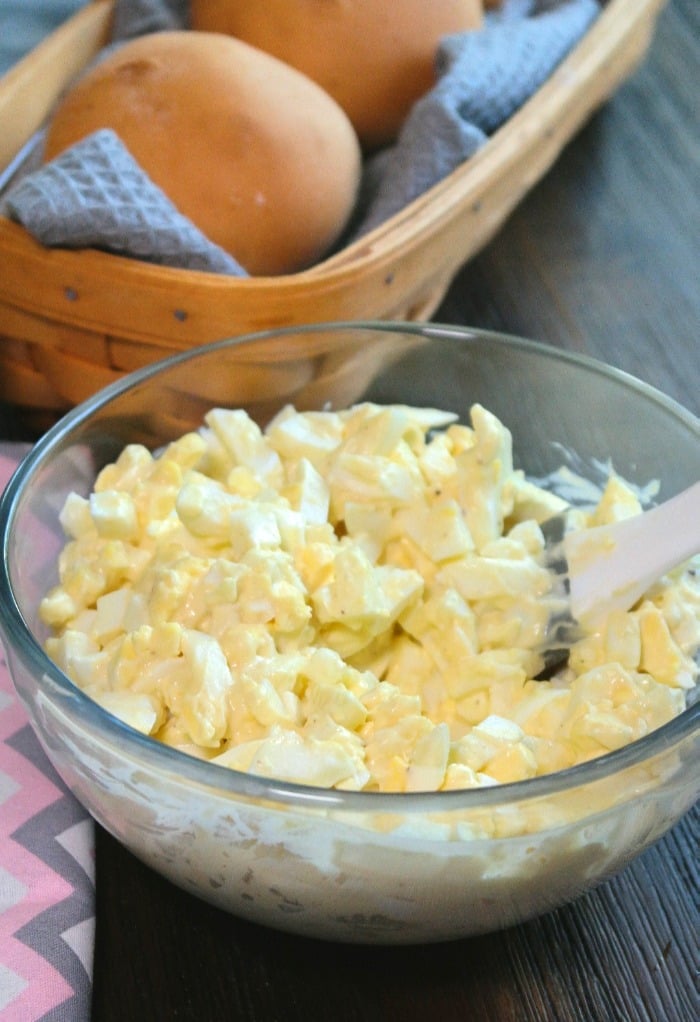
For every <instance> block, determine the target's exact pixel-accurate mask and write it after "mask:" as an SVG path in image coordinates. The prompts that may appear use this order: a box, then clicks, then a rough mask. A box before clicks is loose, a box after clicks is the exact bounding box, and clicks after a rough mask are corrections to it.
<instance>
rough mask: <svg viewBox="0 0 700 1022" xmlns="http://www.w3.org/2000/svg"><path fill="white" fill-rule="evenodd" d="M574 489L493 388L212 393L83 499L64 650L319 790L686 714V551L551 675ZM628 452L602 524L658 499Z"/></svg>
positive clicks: (80, 664)
mask: <svg viewBox="0 0 700 1022" xmlns="http://www.w3.org/2000/svg"><path fill="white" fill-rule="evenodd" d="M565 506H567V505H566V502H565V501H564V500H563V499H562V498H560V497H558V496H556V495H555V494H554V493H552V492H549V491H548V490H547V489H546V488H545V487H544V486H543V485H539V484H537V483H535V482H533V481H532V480H529V479H528V478H527V477H526V476H525V475H524V473H523V472H522V471H520V470H516V469H514V466H513V457H512V438H511V435H510V433H509V431H508V430H507V429H506V427H505V426H504V425H503V424H502V423H501V422H500V421H499V420H498V419H497V418H496V417H495V416H494V415H493V414H492V413H490V412H489V411H488V410H487V409H485V408H483V407H482V406H480V405H478V404H477V405H474V406H473V407H472V409H471V414H470V425H464V424H461V423H459V422H458V421H457V417H456V416H455V415H453V414H452V413H449V412H445V411H441V410H437V409H432V408H412V407H407V406H402V405H377V404H373V403H368V402H367V403H362V404H358V405H355V406H353V407H351V408H348V409H344V410H342V411H312V412H299V411H297V410H295V409H294V408H293V407H291V406H289V407H286V408H284V409H283V410H282V411H280V412H279V414H278V415H277V416H276V417H275V418H274V419H273V420H272V421H271V422H270V423H269V424H268V426H267V427H266V429H265V430H264V431H262V430H261V429H260V428H259V427H258V425H257V424H256V423H255V422H254V421H253V420H252V419H251V418H249V416H248V415H247V414H246V413H245V412H244V411H242V410H228V409H223V408H216V409H213V410H211V411H210V412H209V413H208V414H207V415H206V417H205V422H204V424H203V426H202V428H201V429H200V430H199V431H197V432H191V433H188V434H186V435H184V436H182V437H180V438H179V439H177V440H175V441H173V442H172V443H170V444H169V445H168V446H167V447H165V448H164V449H163V450H162V451H159V452H157V453H156V454H155V455H154V454H152V453H151V452H149V451H148V450H147V449H146V448H145V447H143V446H140V445H131V446H128V447H126V448H125V449H124V450H123V452H122V453H121V454H120V456H119V457H118V459H117V460H116V461H115V462H114V463H113V464H110V465H108V466H106V467H105V468H104V469H103V470H102V471H101V472H100V474H99V476H98V478H97V480H96V482H95V485H94V490H93V492H92V493H90V494H89V496H87V497H82V496H79V495H78V494H76V493H73V494H71V495H70V496H69V497H68V498H67V500H66V501H65V504H64V506H63V509H62V512H61V524H62V527H63V529H64V532H65V534H66V537H67V542H66V545H65V546H64V548H63V549H62V551H61V553H60V556H59V563H58V571H59V584H58V585H56V586H55V587H54V588H53V589H51V591H49V592H48V593H47V595H46V596H45V598H44V599H43V601H42V604H41V616H42V619H43V621H44V622H45V623H46V624H47V625H48V626H49V628H50V630H51V635H50V637H49V638H48V639H47V642H46V649H47V652H48V654H49V655H50V656H51V657H52V659H53V660H54V661H55V662H56V663H57V664H58V665H59V666H60V667H61V668H62V669H63V670H64V671H65V672H66V674H67V675H68V676H69V677H70V678H71V679H72V680H73V681H74V682H75V683H76V684H77V685H78V686H79V687H80V688H82V689H83V690H84V691H85V692H86V693H87V694H88V695H90V696H91V697H92V698H93V699H95V700H96V701H97V702H98V703H99V704H100V705H101V706H103V707H104V708H105V709H106V710H107V711H109V712H110V713H112V714H114V715H116V716H117V717H119V718H120V719H121V720H123V721H124V722H126V723H127V724H129V725H131V726H132V727H134V728H136V729H138V730H139V731H141V732H143V733H144V734H147V735H151V736H152V737H153V738H155V739H157V740H159V741H161V742H164V743H166V744H168V745H171V746H174V747H176V748H178V749H181V750H183V751H185V752H187V753H190V754H192V755H194V756H198V757H202V758H205V759H208V760H211V761H212V762H215V763H218V764H221V765H222V766H225V767H229V768H232V769H235V770H240V771H248V772H250V773H253V774H257V775H262V776H266V777H270V778H276V779H279V780H286V781H292V782H298V783H303V784H310V785H316V786H323V787H335V788H339V789H347V790H368V791H391V792H403V791H426V790H427V791H435V790H447V789H457V788H470V787H475V786H479V785H493V784H497V783H502V782H507V781H517V780H521V779H524V778H528V777H533V776H535V775H539V774H544V773H549V772H551V771H554V770H559V769H562V768H565V767H569V766H573V765H575V764H577V763H580V762H583V761H585V760H588V759H591V758H593V757H596V756H599V755H601V754H603V753H606V752H609V751H611V750H614V749H617V748H619V747H621V746H623V745H625V744H627V743H629V742H632V741H634V740H635V739H638V738H640V737H642V736H643V735H645V734H647V733H648V732H649V731H651V730H653V729H654V728H656V727H658V726H660V725H661V724H664V723H665V722H667V721H668V720H670V719H671V718H672V717H674V716H675V715H677V714H678V713H680V712H681V711H682V710H683V709H684V707H685V706H686V702H687V698H688V694H689V691H690V690H691V689H693V688H694V686H695V685H696V682H697V677H698V666H697V663H696V662H695V660H694V659H693V658H694V654H695V652H696V650H697V648H698V646H700V583H699V580H698V574H697V569H698V567H700V564H699V563H698V562H697V559H696V561H695V563H693V562H690V563H689V564H686V565H684V566H683V567H681V568H679V569H677V570H676V571H674V572H673V573H671V574H669V575H667V576H666V577H664V578H663V579H661V580H660V581H659V583H658V584H657V585H656V586H655V587H654V588H653V589H652V590H650V591H649V592H648V593H647V594H646V596H645V598H644V599H642V600H641V601H640V602H639V603H638V604H637V605H636V606H635V607H634V608H633V609H632V610H631V611H629V612H625V613H617V612H616V613H614V614H612V615H611V616H610V617H609V619H608V620H607V621H606V622H605V623H604V625H603V626H602V627H600V628H599V630H598V631H596V632H595V633H591V634H589V635H587V636H586V637H585V638H584V639H582V640H581V641H580V642H579V643H578V644H577V645H576V646H575V647H574V648H573V649H572V651H571V655H570V658H569V664H568V666H567V667H566V668H565V669H563V670H562V671H561V672H559V674H558V675H557V676H556V677H554V678H553V679H552V680H550V681H536V680H534V676H535V675H536V674H537V671H538V669H539V667H540V666H541V663H540V657H539V654H538V652H537V650H538V647H539V646H540V645H541V643H542V640H543V636H544V631H545V628H546V624H547V620H548V615H549V606H548V602H547V597H548V594H549V593H550V576H549V573H548V571H547V570H546V569H545V567H544V566H543V557H542V554H543V548H544V540H543V535H542V531H541V529H540V524H539V523H541V522H542V521H544V520H545V519H546V518H548V517H549V516H551V515H552V514H554V513H557V512H558V511H560V510H562V508H564V507H565ZM640 512H641V506H640V502H639V499H638V497H637V496H636V494H635V492H634V491H633V489H632V488H631V487H630V486H629V485H628V484H626V483H625V482H624V480H622V479H621V478H619V477H618V476H617V475H615V474H614V473H611V475H610V478H609V480H608V482H607V485H606V487H605V489H604V492H603V493H602V495H601V496H600V498H599V499H598V501H597V502H596V504H595V506H593V507H590V508H588V509H586V510H582V509H579V510H577V511H575V512H574V520H575V527H577V528H587V527H590V526H593V525H600V524H604V523H607V522H610V521H614V520H617V519H619V518H621V517H625V516H629V515H634V514H638V513H640Z"/></svg>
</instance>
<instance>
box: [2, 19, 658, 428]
mask: <svg viewBox="0 0 700 1022" xmlns="http://www.w3.org/2000/svg"><path fill="white" fill-rule="evenodd" d="M665 3H666V0H609V2H608V3H607V5H606V7H605V9H604V10H603V12H602V13H601V15H600V16H599V18H598V19H597V20H596V21H595V23H594V24H593V26H592V27H591V29H590V30H589V31H588V33H587V34H586V36H585V37H584V38H583V39H582V40H581V41H580V42H579V43H578V45H577V46H576V47H575V49H574V50H573V51H572V52H571V53H570V54H569V56H568V57H567V58H566V59H565V60H564V61H563V63H562V64H560V65H559V67H558V68H557V70H556V71H555V73H554V74H553V75H552V77H551V78H550V79H549V80H548V81H547V82H546V83H545V84H544V85H543V86H542V87H541V88H540V89H539V90H538V92H537V93H536V94H535V95H534V96H533V97H532V98H531V99H530V100H529V101H528V102H527V103H526V104H525V105H524V106H523V107H522V108H521V109H520V110H519V111H518V112H517V113H516V114H515V115H514V116H513V117H512V118H511V119H510V120H509V121H508V122H507V123H506V124H505V125H504V126H503V127H502V128H501V129H500V130H499V131H498V132H497V133H495V134H494V135H493V137H492V138H491V139H490V140H489V141H488V143H487V144H486V145H485V146H484V147H483V148H482V149H481V150H480V151H479V152H478V153H477V154H476V156H474V157H473V158H472V159H471V160H469V161H468V162H467V163H466V164H464V165H463V166H462V167H460V168H458V169H457V170H456V171H454V172H453V173H452V174H451V175H450V176H449V177H447V178H445V179H444V180H443V181H442V182H440V183H439V184H437V185H436V186H435V187H433V188H432V189H431V190H430V191H428V192H426V193H425V194H424V195H423V196H421V197H420V198H418V199H416V200H415V201H414V202H412V203H411V204H410V205H409V206H407V207H406V208H405V209H404V210H403V211H401V212H400V213H398V214H396V215H395V216H393V217H392V218H391V219H390V220H387V221H386V222H385V223H384V224H382V225H381V226H380V227H378V228H376V229H375V230H374V231H373V232H371V233H370V234H367V235H366V236H365V237H364V238H362V239H361V240H359V241H357V242H355V243H353V244H351V245H349V246H348V247H346V248H344V249H343V250H342V251H340V252H339V253H337V254H335V255H333V256H332V257H331V258H328V259H326V260H324V261H323V262H321V263H318V264H317V265H315V266H314V267H313V268H311V269H308V270H305V271H303V272H301V273H295V274H291V275H289V276H284V277H274V278H269V277H258V278H252V279H237V278H230V277H222V276H218V275H215V274H210V273H200V272H192V271H188V270H180V269H168V268H162V267H157V266H154V265H150V264H146V263H142V262H139V261H136V260H130V259H126V258H122V257H119V256H114V255H110V254H107V253H105V252H99V251H95V250H91V249H86V250H82V251H69V250H63V249H53V250H48V249H46V248H44V247H42V246H41V245H39V244H37V243H36V242H35V241H34V240H33V239H32V238H31V237H30V236H29V234H28V233H27V232H26V231H25V230H24V229H23V228H21V227H20V226H18V225H17V224H15V223H13V222H11V221H9V220H6V219H4V218H2V217H0V399H2V400H4V401H6V402H9V403H10V404H13V405H15V406H17V407H18V408H21V409H24V410H25V411H30V412H32V413H36V420H35V421H37V422H43V421H45V422H48V421H51V420H52V419H55V418H56V417H57V416H58V415H60V414H61V413H62V412H64V411H65V410H66V409H68V408H69V407H71V406H72V405H74V404H76V403H78V402H80V401H82V400H83V399H85V398H86V397H88V396H89V395H91V394H92V393H94V392H95V391H96V390H98V389H99V388H101V387H103V386H105V385H106V384H109V383H111V382H113V381H114V380H115V379H117V378H119V377H120V376H121V375H122V374H124V373H125V372H129V371H131V370H133V369H136V368H139V367H141V366H143V365H146V364H148V363H150V362H152V361H154V360H156V359H158V358H162V357H164V356H166V355H169V354H172V353H174V352H178V351H182V350H183V349H187V348H189V347H191V346H192V345H196V344H201V343H204V342H206V341H210V340H213V339H218V338H223V337H227V336H232V335H238V334H241V333H248V332H251V331H257V330H264V329H267V328H271V327H276V326H279V325H288V324H296V323H318V322H328V321H331V320H356V319H399V320H401V319H403V320H425V319H429V318H430V316H431V315H432V313H433V312H434V310H435V309H436V308H437V306H438V305H439V303H440V301H441V299H442V297H443V295H444V293H445V291H446V290H447V288H448V286H449V284H450V282H451V280H452V278H453V277H454V275H455V274H456V272H457V270H458V269H459V268H460V266H461V265H462V264H463V263H465V262H466V261H467V260H468V259H469V258H470V257H471V256H473V255H474V254H475V253H476V252H477V251H479V249H480V248H482V247H483V246H484V244H485V243H486V242H487V241H489V239H490V238H491V237H492V236H493V235H494V234H495V233H496V231H497V230H498V229H499V227H500V226H501V225H502V223H503V222H504V220H505V219H506V217H507V216H508V214H509V213H510V212H511V210H512V209H513V208H514V207H515V206H516V204H517V203H518V202H519V201H520V200H521V198H522V197H523V196H524V195H525V194H526V192H527V191H528V190H529V189H530V188H531V187H532V186H533V185H534V184H535V183H536V182H537V181H538V180H539V178H540V177H541V176H542V175H543V174H544V173H545V172H546V171H547V170H548V169H549V167H550V166H551V165H552V164H553V162H554V161H555V159H556V158H557V156H558V154H559V153H560V151H561V150H562V148H563V146H564V145H565V144H566V143H567V141H568V140H569V139H570V138H571V137H572V136H573V135H574V133H575V132H576V131H577V130H578V129H579V128H580V127H581V125H582V124H583V123H584V122H585V121H586V120H587V118H588V117H589V116H590V115H591V113H592V112H593V111H594V110H595V109H596V108H598V107H599V106H600V105H601V104H602V103H603V102H604V101H605V100H606V99H607V98H608V97H609V96H610V95H611V94H612V93H613V91H614V90H615V89H616V88H617V87H618V86H619V85H620V84H621V83H622V82H623V81H624V80H625V79H626V78H627V77H628V76H629V75H630V74H631V73H632V71H633V70H634V69H635V68H636V67H637V65H638V63H639V62H640V60H641V59H642V57H643V56H644V54H645V52H646V50H647V48H648V46H649V43H650V41H651V38H652V35H653V31H654V28H655V22H656V18H657V16H658V14H659V12H660V10H661V9H662V8H663V6H664V5H665ZM111 14H112V2H111V0H96V2H93V3H90V4H88V5H87V6H86V7H85V8H83V9H81V10H80V11H79V12H78V13H77V14H76V15H74V16H73V17H72V18H71V19H70V20H69V21H67V22H66V23H65V24H64V25H62V26H61V27H60V28H59V29H58V30H57V31H55V32H54V33H53V34H52V35H51V36H49V37H48V38H47V39H46V40H44V41H43V42H42V43H41V44H40V45H39V46H38V47H37V48H36V49H35V50H34V51H33V52H32V53H31V54H29V55H28V56H27V57H26V58H25V59H24V60H23V61H22V62H21V63H19V64H18V65H17V66H16V67H14V68H13V69H12V70H11V71H10V72H8V74H7V75H6V76H5V77H4V78H3V79H1V80H0V124H2V132H0V169H2V168H6V167H8V166H10V165H12V164H13V161H16V160H17V158H18V154H20V153H21V151H22V149H23V147H24V146H25V145H26V144H27V142H28V140H29V139H30V138H31V137H32V136H33V135H34V133H35V132H36V131H37V130H38V128H39V127H40V126H41V124H42V122H43V121H44V119H45V118H46V115H47V113H48V111H49V110H50V109H51V106H52V104H53V103H54V101H55V99H56V97H57V96H58V95H59V93H60V92H61V91H62V90H63V89H64V88H65V87H66V85H67V83H68V82H70V80H71V79H72V78H73V76H74V75H75V74H76V73H78V72H79V71H80V69H81V68H82V67H83V66H84V65H85V64H86V63H87V62H88V60H90V58H91V57H92V56H93V55H94V53H95V52H96V51H97V50H98V49H99V48H100V47H101V46H102V45H103V44H104V42H105V41H106V39H107V38H108V34H109V27H110V19H111ZM265 343H266V342H264V341H263V342H258V345H257V347H256V352H255V356H252V355H249V356H247V355H246V351H247V350H248V349H242V351H241V358H242V359H246V358H247V357H249V358H250V359H251V360H252V362H251V365H250V370H251V371H253V370H255V367H256V366H257V367H259V366H260V365H261V364H266V365H268V366H272V365H274V366H275V367H276V371H277V372H282V371H284V363H285V361H287V362H288V363H289V364H288V366H287V371H289V372H290V373H292V374H293V373H295V372H299V371H302V369H303V372H307V373H309V372H310V373H311V374H312V376H313V377H314V378H317V379H324V378H328V376H329V374H336V375H337V374H338V373H342V372H344V371H345V372H353V371H356V369H357V367H356V366H355V367H354V368H353V367H352V366H345V367H344V366H343V365H342V364H339V358H338V356H337V354H334V353H333V352H324V351H323V350H314V351H309V352H305V351H304V352H302V351H284V350H280V346H279V345H276V346H275V347H271V348H270V349H269V350H268V349H266V347H265ZM261 344H262V347H261ZM300 367H302V369H300Z"/></svg>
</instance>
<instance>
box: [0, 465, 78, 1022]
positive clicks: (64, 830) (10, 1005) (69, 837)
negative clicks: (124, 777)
mask: <svg viewBox="0 0 700 1022" xmlns="http://www.w3.org/2000/svg"><path fill="white" fill-rule="evenodd" d="M14 466H15V461H13V460H12V459H11V458H8V457H5V456H4V455H2V454H1V453H0V490H1V489H2V487H3V486H4V484H5V483H6V481H7V479H8V478H9V475H10V473H11V471H12V469H13V468H14ZM94 930H95V884H94V824H93V822H92V819H91V818H90V817H89V816H88V814H87V813H86V811H85V810H84V809H83V807H82V806H81V805H80V804H79V803H78V802H77V800H76V799H75V798H74V797H73V795H72V794H71V793H70V791H69V790H68V789H67V788H66V786H65V785H64V783H63V781H62V780H61V779H60V777H59V776H58V774H57V773H56V772H55V770H54V769H53V767H52V766H51V764H50V763H49V761H48V759H47V757H46V755H45V753H44V751H43V749H42V748H41V746H40V744H39V742H38V740H37V738H36V736H35V734H34V732H33V730H32V728H31V726H30V724H29V721H28V718H27V715H26V712H25V710H24V707H23V706H22V704H21V703H20V701H19V699H18V697H17V695H16V693H15V690H14V687H13V685H12V681H11V679H10V675H9V672H8V669H7V664H6V662H5V658H4V656H3V654H2V648H1V647H0V1019H3V1020H4V1019H7V1020H8V1022H10V1020H12V1022H38V1020H40V1019H41V1020H42V1022H83V1020H85V1022H87V1020H88V1019H89V1018H90V1000H91V992H92V960H93V948H94Z"/></svg>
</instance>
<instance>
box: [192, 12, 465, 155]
mask: <svg viewBox="0 0 700 1022" xmlns="http://www.w3.org/2000/svg"><path fill="white" fill-rule="evenodd" d="M482 20H483V6H482V0H391V2H389V0H387V2H383V0H264V2H263V0H192V3H191V21H192V27H193V28H194V29H196V30H200V31H209V32H226V33H228V34H230V35H233V36H236V37H237V38H239V39H244V40H245V41H246V42H249V43H251V44H252V45H253V46H258V47H259V48H260V49H261V50H265V51H266V52H267V53H272V54H274V55H275V56H276V57H279V58H280V60H284V61H286V62H287V63H288V64H291V65H292V66H293V67H296V68H298V69H299V70H300V71H303V72H304V73H305V74H307V75H308V76H309V77H310V78H313V80H314V81H315V82H318V84H319V85H321V86H323V88H324V89H326V91H327V92H329V93H330V95H331V96H333V98H334V99H336V100H337V101H338V103H339V104H340V105H341V107H342V108H343V110H345V112H346V113H347V115H348V117H349V118H350V120H351V121H352V123H353V125H354V126H355V130H356V131H357V133H358V135H359V137H360V141H361V142H362V144H363V145H364V146H365V148H367V149H373V148H377V147H379V146H381V145H385V144H387V143H389V142H391V141H393V140H394V139H395V137H396V135H397V132H398V130H399V127H400V125H401V123H402V122H403V120H404V118H405V117H406V114H407V113H408V111H409V110H410V108H411V106H412V105H413V104H414V103H415V101H416V100H417V99H418V98H419V97H420V96H422V95H423V93H425V92H427V91H428V90H429V89H430V88H431V87H432V85H433V84H434V81H435V77H434V59H435V51H436V48H437V44H438V40H439V39H440V37H441V36H443V35H447V34H450V33H453V32H463V31H466V30H469V29H473V28H478V27H479V26H480V25H481V24H482Z"/></svg>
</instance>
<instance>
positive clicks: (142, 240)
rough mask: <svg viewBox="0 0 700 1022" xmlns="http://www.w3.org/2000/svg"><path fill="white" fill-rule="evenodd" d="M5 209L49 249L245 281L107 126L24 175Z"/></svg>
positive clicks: (234, 263)
mask: <svg viewBox="0 0 700 1022" xmlns="http://www.w3.org/2000/svg"><path fill="white" fill-rule="evenodd" d="M6 204H7V208H8V210H9V211H10V214H11V216H13V217H14V218H15V219H16V220H18V221H19V222H20V223H21V224H22V225H23V226H24V227H26V228H27V230H28V231H29V232H30V233H31V234H32V235H33V236H34V237H35V238H36V239H37V241H40V242H41V243H42V244H43V245H47V246H52V245H60V246H61V247H62V248H90V247H91V248H101V249H105V250H107V251H109V252H114V253H117V254H120V255H129V256H132V257H133V258H136V259H143V260H145V261H147V262H152V263H156V264H159V265H162V266H173V267H179V268H181V269H191V270H205V271H209V272H212V273H227V274H231V275H234V276H238V277H240V276H245V271H244V270H243V269H242V268H241V266H240V265H239V264H238V262H237V261H236V260H235V259H234V258H233V256H230V255H229V254H228V253H227V252H225V251H224V250H223V249H222V248H219V246H218V245H215V244H214V243H213V242H211V241H209V240H208V238H206V237H205V236H204V235H203V234H202V232H201V231H200V230H199V229H198V228H197V227H195V225H194V224H193V223H192V221H191V220H189V219H188V218H187V217H185V216H183V215H182V214H181V213H180V212H179V211H178V210H177V209H176V207H175V206H174V205H173V203H172V202H171V201H170V199H169V198H168V197H167V196H166V195H165V194H164V192H162V191H161V189H160V188H158V187H157V186H156V185H155V184H154V183H153V182H152V181H151V179H150V178H149V177H148V175H147V174H146V173H145V172H144V171H143V170H142V169H141V167H140V166H139V165H138V163H137V162H136V160H135V159H134V158H133V157H132V156H131V153H130V152H129V151H128V149H127V148H126V146H124V144H123V143H122V142H121V140H120V139H119V138H118V137H117V135H116V134H115V133H114V132H113V131H110V130H109V129H106V128H105V129H103V130H101V131H97V132H95V133H94V134H92V135H88V136H87V138H84V139H81V141H80V142H77V143H76V144H75V145H73V146H71V147H70V148H69V149H66V150H64V152H62V153H60V154H59V155H58V156H57V157H56V158H55V159H54V160H52V161H51V162H50V163H47V164H46V165H45V166H44V167H43V168H42V169H41V170H39V171H36V172H35V173H33V174H29V175H28V176H27V177H25V178H23V179H22V180H21V181H20V182H19V184H18V185H17V186H16V187H15V188H14V189H13V190H12V192H11V193H10V194H9V195H8V197H7V203H6Z"/></svg>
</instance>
